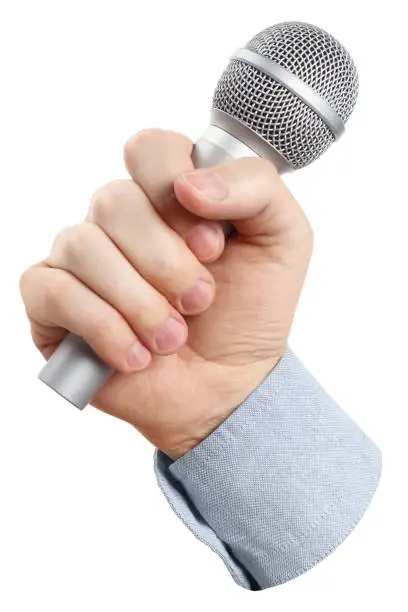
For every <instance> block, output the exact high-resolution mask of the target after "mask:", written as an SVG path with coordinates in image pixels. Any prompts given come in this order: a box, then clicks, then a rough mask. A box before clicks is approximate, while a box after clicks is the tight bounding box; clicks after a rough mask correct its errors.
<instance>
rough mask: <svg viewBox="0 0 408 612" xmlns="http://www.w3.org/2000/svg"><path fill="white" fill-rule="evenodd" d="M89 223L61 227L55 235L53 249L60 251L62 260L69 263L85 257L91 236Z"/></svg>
mask: <svg viewBox="0 0 408 612" xmlns="http://www.w3.org/2000/svg"><path fill="white" fill-rule="evenodd" d="M93 229H94V228H93V226H92V224H91V223H79V224H77V225H71V226H70V227H67V228H65V229H63V230H62V231H61V232H60V233H59V234H58V236H57V238H56V240H55V243H54V249H56V250H57V251H58V252H60V253H61V255H62V259H63V261H64V262H65V263H66V264H68V265H70V264H75V263H76V262H78V261H81V260H82V259H83V258H84V257H86V254H87V252H88V251H89V248H90V241H91V238H92V236H93V233H94V232H93Z"/></svg>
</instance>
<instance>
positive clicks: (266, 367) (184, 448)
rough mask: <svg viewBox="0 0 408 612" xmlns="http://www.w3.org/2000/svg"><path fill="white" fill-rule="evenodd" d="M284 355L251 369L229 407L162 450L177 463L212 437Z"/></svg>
mask: <svg viewBox="0 0 408 612" xmlns="http://www.w3.org/2000/svg"><path fill="white" fill-rule="evenodd" d="M283 354H284V353H282V355H280V356H279V357H277V358H275V359H273V361H272V362H271V361H270V360H268V363H262V364H257V367H256V368H254V367H251V371H250V372H247V373H248V376H246V377H245V378H246V380H245V384H244V385H243V386H242V387H241V388H240V390H239V391H238V392H237V393H234V394H233V395H231V397H230V398H229V399H230V401H229V402H228V404H227V406H224V408H223V409H222V410H218V411H217V413H216V414H215V415H214V414H213V415H212V416H206V417H205V418H203V420H202V423H201V424H199V425H196V426H195V427H194V430H193V431H190V432H189V434H188V435H186V436H185V440H183V441H182V442H179V443H177V444H176V445H173V446H167V447H166V448H162V447H161V448H160V450H161V451H162V452H163V453H165V454H166V455H167V456H168V457H170V459H172V460H173V461H177V459H180V458H181V457H183V456H184V455H185V454H187V453H188V452H189V451H191V450H192V449H193V448H195V447H196V446H198V445H199V444H200V443H201V442H203V441H204V440H205V439H206V438H208V436H210V435H211V434H212V433H213V432H214V431H215V430H216V429H218V427H220V426H221V425H222V424H223V423H224V422H225V421H226V420H227V419H228V418H229V417H230V416H231V415H232V414H233V412H235V410H236V409H237V408H239V406H240V405H241V404H242V403H243V402H244V401H245V400H246V399H247V398H248V397H249V396H250V395H251V393H252V392H253V391H254V390H255V389H256V388H257V387H259V385H261V384H262V382H263V381H264V380H265V379H266V378H267V377H268V376H269V375H270V374H271V373H272V371H273V370H274V369H275V367H276V366H277V365H278V363H279V362H280V360H281V359H282V357H283Z"/></svg>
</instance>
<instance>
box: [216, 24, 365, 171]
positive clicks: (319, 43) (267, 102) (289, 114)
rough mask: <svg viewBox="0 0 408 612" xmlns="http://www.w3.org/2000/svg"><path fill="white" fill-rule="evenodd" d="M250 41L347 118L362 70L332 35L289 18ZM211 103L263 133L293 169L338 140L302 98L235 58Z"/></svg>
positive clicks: (259, 50)
mask: <svg viewBox="0 0 408 612" xmlns="http://www.w3.org/2000/svg"><path fill="white" fill-rule="evenodd" d="M246 47H247V49H250V50H251V51H254V52H256V53H258V54H260V55H263V56H265V57H267V58H269V59H271V60H272V61H274V62H276V63H278V64H280V65H281V66H283V67H284V68H286V69H287V70H289V71H290V72H292V73H293V74H294V75H295V76H297V77H298V78H299V79H301V80H303V81H304V82H305V83H306V84H307V85H309V86H310V87H311V88H312V89H314V91H315V92H316V93H318V94H319V95H320V96H321V97H323V98H325V100H326V101H327V102H328V103H329V104H330V105H331V107H332V108H333V109H334V110H335V111H336V112H337V113H338V114H339V115H340V117H341V118H342V120H343V121H344V122H346V121H347V119H348V118H349V116H350V115H351V113H352V111H353V108H354V105H355V103H356V99H357V94H358V75H357V71H356V68H355V65H354V63H353V60H352V59H351V57H350V55H349V53H348V52H347V50H346V49H345V48H344V47H343V46H342V45H341V44H340V43H339V42H338V41H337V40H336V39H335V38H333V36H331V35H330V34H328V33H327V32H325V31H324V30H321V29H320V28H317V27H316V26H313V25H309V24H306V23H300V22H288V23H282V24H278V25H275V26H272V27H270V28H267V29H266V30H264V31H262V32H260V33H259V34H257V35H256V36H255V37H254V38H253V39H252V40H251V41H250V42H249V43H248V44H247V45H246ZM213 108H216V109H219V110H222V111H224V112H226V113H227V114H228V115H230V116H231V117H234V118H236V119H238V120H239V121H241V122H242V123H244V124H245V125H247V126H248V127H250V128H251V129H252V130H253V131H254V132H256V133H257V134H258V135H259V136H262V137H263V138H264V139H265V140H267V141H268V142H269V143H270V144H271V145H272V146H273V147H274V148H275V149H276V150H277V151H279V153H281V155H283V156H284V157H285V158H286V159H287V160H288V162H289V164H290V165H291V166H292V168H294V169H297V168H302V167H304V166H306V165H308V164H310V163H311V162H312V161H314V160H315V159H317V158H318V157H319V156H320V155H321V154H322V153H323V152H324V151H325V150H326V149H327V148H328V147H329V146H330V144H331V143H332V142H333V141H334V136H333V134H332V132H331V130H330V129H329V128H328V127H327V125H326V124H325V122H324V121H323V120H322V119H321V118H320V117H319V115H317V114H316V113H315V112H314V111H313V110H312V109H311V108H310V107H309V106H307V105H306V104H305V103H304V102H302V100H300V98H298V97H297V96H296V95H295V94H293V93H292V92H291V91H289V90H288V89H286V88H285V87H284V86H283V85H280V84H279V83H278V82H277V81H275V80H273V79H272V78H271V77H269V76H268V75H266V74H264V73H263V72H261V71H260V70H258V69H257V68H255V67H253V66H251V65H249V64H246V63H245V62H243V61H241V60H233V61H231V62H230V64H229V65H228V66H227V68H226V69H225V71H224V73H223V74H222V76H221V78H220V80H219V82H218V85H217V89H216V91H215V94H214V99H213Z"/></svg>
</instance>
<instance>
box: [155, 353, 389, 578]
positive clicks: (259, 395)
mask: <svg viewBox="0 0 408 612" xmlns="http://www.w3.org/2000/svg"><path fill="white" fill-rule="evenodd" d="M154 466H155V473H156V477H157V480H158V484H159V486H160V488H161V490H162V492H163V494H164V495H165V497H166V498H167V500H168V502H169V504H170V506H171V507H172V508H173V510H174V511H175V513H176V514H177V515H178V516H179V518H180V519H181V520H182V521H183V522H184V523H185V525H186V526H187V527H188V528H189V529H190V530H191V531H192V532H193V534H194V535H195V536H196V537H197V538H198V539H199V540H201V542H203V543H204V544H206V545H207V546H209V547H210V548H211V549H212V550H213V551H214V552H216V553H217V554H218V555H219V556H220V557H221V558H222V559H223V561H224V563H225V565H226V567H227V568H228V570H229V572H230V573H231V575H232V577H233V579H234V580H235V582H236V583H237V584H239V585H240V586H242V587H244V588H246V589H250V590H261V589H265V588H268V587H272V586H277V585H279V584H282V583H284V582H287V581H288V580H292V579H293V578H295V577H296V576H299V575H300V574H302V573H304V572H306V571H308V570H309V569H311V568H312V567H313V566H314V565H316V564H317V563H319V562H320V561H322V560H323V559H324V558H325V557H327V555H329V554H330V553H331V552H332V551H333V550H335V549H336V548H337V547H338V546H339V545H340V544H341V542H343V541H344V540H345V538H346V537H347V536H348V535H349V534H350V532H351V531H352V530H353V528H354V527H355V526H356V524H357V523H358V522H359V520H360V519H361V517H362V515H363V514H364V512H365V510H366V509H367V507H368V505H369V504H370V502H371V499H372V497H373V495H374V492H375V490H376V488H377V485H378V482H379V479H380V474H381V454H380V451H379V450H378V448H377V447H376V446H375V444H374V443H373V442H372V441H371V440H370V439H369V438H368V437H367V436H366V435H365V434H364V433H363V431H362V430H361V429H360V428H359V427H358V426H357V425H356V424H355V423H354V422H353V421H352V420H351V419H350V418H349V417H348V416H347V415H346V414H345V412H343V410H341V408H339V406H338V405H337V404H336V403H335V402H334V401H333V399H331V398H330V397H329V396H328V395H327V393H326V392H325V391H324V390H323V389H322V387H321V386H320V385H319V384H318V383H317V381H316V380H315V379H314V378H313V376H311V374H310V373H309V372H308V371H307V370H306V368H305V367H304V366H303V365H302V363H301V362H300V361H299V360H298V359H297V357H296V356H295V355H294V354H293V353H292V352H291V351H288V352H287V354H286V355H285V356H284V357H283V358H282V359H281V361H280V362H279V364H278V365H277V366H276V368H275V369H274V370H273V371H272V373H271V374H270V375H269V376H268V377H267V378H266V379H265V380H264V381H263V382H262V383H261V384H260V385H259V386H258V387H257V388H256V389H255V390H254V391H253V392H252V393H251V395H250V396H249V397H248V398H247V399H246V400H245V401H244V402H243V403H242V404H241V405H240V406H239V407H238V408H237V409H236V410H235V411H234V412H233V413H232V415H231V416H230V417H229V418H228V419H227V420H226V421H224V423H222V424H221V425H220V426H219V427H218V428H217V429H216V430H215V431H214V432H213V433H211V434H210V435H209V436H208V438H206V439H205V440H204V441H203V442H201V443H200V444H199V445H197V446H196V447H195V448H193V449H192V450H191V451H189V452H188V453H187V454H186V455H184V456H183V457H181V458H180V459H178V460H177V461H172V460H171V459H170V458H169V457H167V455H165V454H164V453H162V452H161V451H156V452H155V457H154Z"/></svg>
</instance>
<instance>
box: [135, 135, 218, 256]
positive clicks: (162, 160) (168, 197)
mask: <svg viewBox="0 0 408 612" xmlns="http://www.w3.org/2000/svg"><path fill="white" fill-rule="evenodd" d="M193 146H194V145H193V143H192V142H191V140H190V139H189V138H187V137H186V136H184V135H182V134H178V133H176V132H169V131H164V130H159V129H150V130H144V131H143V132H140V133H139V134H136V135H135V136H133V137H132V138H131V139H130V140H129V141H128V142H127V143H126V146H125V154H124V155H125V164H126V167H127V170H128V172H129V174H130V175H131V177H132V178H133V180H134V181H135V182H136V183H137V184H138V185H139V186H140V187H141V188H142V189H143V191H144V192H145V194H146V195H147V197H148V198H149V200H150V202H151V203H152V205H153V207H154V208H155V210H156V211H157V212H158V214H159V215H160V216H161V218H162V219H163V220H164V221H165V222H166V223H167V224H168V225H169V226H170V227H171V228H172V229H173V230H174V231H176V232H177V233H178V234H179V235H180V236H181V237H182V238H183V239H184V240H185V241H186V243H187V245H188V246H189V247H190V249H191V250H192V251H193V253H194V254H195V255H196V257H197V259H199V260H200V261H202V262H204V261H205V262H212V261H215V260H216V259H218V257H219V256H220V255H221V253H222V252H223V250H224V233H223V230H222V225H221V223H219V222H218V221H207V220H203V219H202V218H200V217H198V216H196V215H195V214H193V213H192V212H190V211H188V210H186V209H185V208H183V207H182V206H181V205H180V203H179V202H178V200H177V198H176V196H175V194H174V181H175V180H176V179H177V177H179V176H180V174H184V173H185V172H192V171H193V170H194V164H193V161H192V159H191V154H192V151H193ZM203 228H209V231H208V232H205V230H204V231H203ZM211 230H212V233H211Z"/></svg>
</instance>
